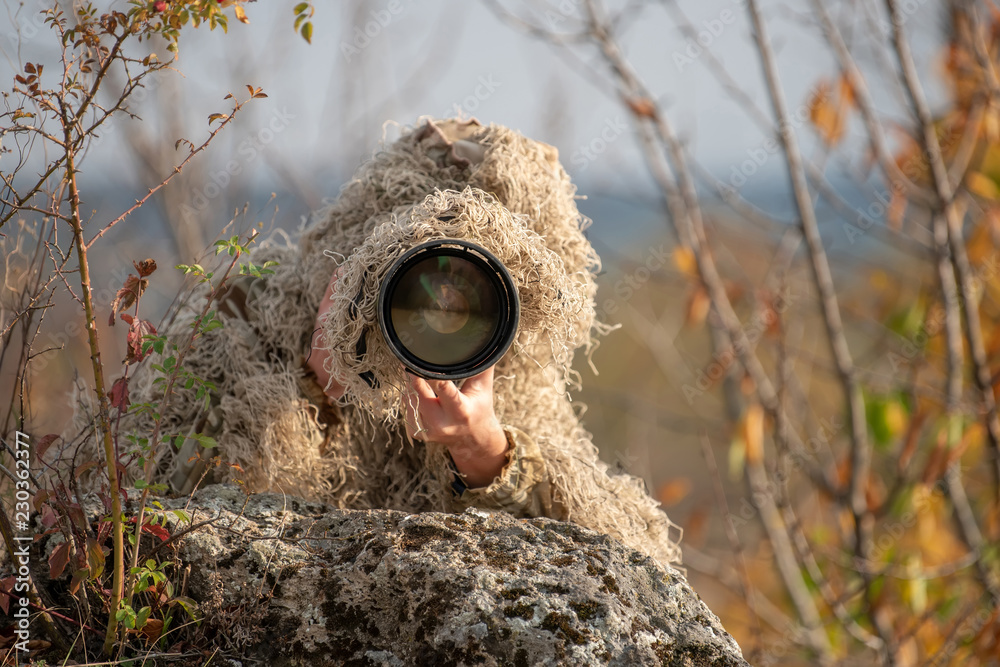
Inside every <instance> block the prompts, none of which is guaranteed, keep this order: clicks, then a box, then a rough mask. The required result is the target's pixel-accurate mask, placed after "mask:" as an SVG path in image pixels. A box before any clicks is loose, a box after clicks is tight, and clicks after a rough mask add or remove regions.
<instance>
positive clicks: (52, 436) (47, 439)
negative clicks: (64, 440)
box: [35, 433, 59, 459]
mask: <svg viewBox="0 0 1000 667" xmlns="http://www.w3.org/2000/svg"><path fill="white" fill-rule="evenodd" d="M58 438H59V435H58V434H56V433H49V434H48V435H43V436H42V437H41V438H40V439H39V440H38V444H37V445H35V458H39V459H40V458H42V455H43V454H45V450H47V449H48V448H49V445H51V444H52V443H53V442H55V441H56V440H57V439H58Z"/></svg>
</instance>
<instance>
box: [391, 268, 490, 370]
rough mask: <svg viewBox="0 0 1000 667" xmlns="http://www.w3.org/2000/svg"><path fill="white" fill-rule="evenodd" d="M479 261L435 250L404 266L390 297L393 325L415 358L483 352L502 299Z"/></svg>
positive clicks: (461, 357) (450, 358) (445, 362)
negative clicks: (423, 257) (429, 255)
mask: <svg viewBox="0 0 1000 667" xmlns="http://www.w3.org/2000/svg"><path fill="white" fill-rule="evenodd" d="M496 290H497V288H496V286H495V283H494V281H493V280H491V279H490V276H489V275H487V274H486V273H484V270H483V269H482V268H481V267H479V266H478V265H476V264H473V263H472V262H470V261H468V260H465V259H463V258H461V257H455V256H452V255H435V256H431V257H428V258H426V259H423V260H420V261H419V262H417V263H416V264H414V265H412V266H411V267H409V268H408V269H406V270H405V273H404V274H403V275H402V276H400V278H399V281H398V282H397V283H396V285H395V289H394V290H393V293H392V294H391V295H390V296H389V302H390V309H391V315H392V326H393V328H394V329H395V331H396V335H397V336H398V337H399V340H400V342H401V343H402V344H403V345H404V346H405V347H406V348H407V349H408V350H409V351H410V352H411V353H412V354H413V355H415V356H416V357H418V358H420V359H422V360H424V361H426V362H428V363H431V364H438V365H441V366H449V365H453V364H460V363H463V362H465V361H468V360H470V359H472V358H473V357H475V356H476V355H477V354H479V353H480V352H482V350H483V348H484V347H485V346H486V345H487V344H488V343H489V342H490V340H491V339H492V337H493V334H494V333H495V332H496V330H497V327H498V326H499V322H500V299H499V295H498V294H497V292H496Z"/></svg>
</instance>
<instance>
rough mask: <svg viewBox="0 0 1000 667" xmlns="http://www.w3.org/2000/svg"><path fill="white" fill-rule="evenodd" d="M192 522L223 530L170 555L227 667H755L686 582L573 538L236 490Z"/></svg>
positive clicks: (541, 522) (199, 500) (548, 526)
mask: <svg viewBox="0 0 1000 667" xmlns="http://www.w3.org/2000/svg"><path fill="white" fill-rule="evenodd" d="M164 504H165V506H167V507H168V508H170V507H182V506H183V505H184V504H185V501H184V500H183V499H182V500H178V501H172V502H168V503H164ZM188 509H189V511H192V510H194V511H195V516H194V517H193V520H194V521H195V522H198V521H203V520H205V519H208V518H213V517H217V518H216V519H215V521H213V523H212V524H211V525H207V526H204V527H201V528H198V529H197V530H194V531H192V532H189V533H187V534H185V535H184V536H183V537H181V538H179V539H177V540H176V541H175V542H174V545H175V546H176V549H177V555H178V556H179V558H180V560H181V561H182V562H183V563H184V564H185V566H190V569H189V572H190V574H189V579H188V594H189V595H190V596H191V597H193V598H194V599H196V600H198V601H199V603H200V604H201V607H202V610H203V611H204V613H205V621H204V623H205V624H207V626H208V630H209V632H213V631H214V632H215V633H216V636H217V637H219V638H222V639H224V640H225V642H226V643H228V644H229V646H227V647H223V648H225V649H226V653H227V654H231V653H233V652H239V653H241V654H242V655H244V656H246V657H248V658H251V659H255V660H256V661H259V662H262V663H263V664H269V665H289V666H290V665H344V664H348V665H411V664H433V665H476V664H479V665H531V666H534V665H562V664H569V665H583V664H612V665H717V666H719V667H722V666H729V665H733V666H736V665H746V664H747V663H746V661H745V660H744V659H743V657H742V654H741V652H740V648H739V646H738V645H737V644H736V642H735V640H733V638H732V637H731V636H730V635H729V634H728V633H727V632H726V631H725V630H724V629H723V627H722V625H721V623H720V622H719V619H718V618H717V617H716V616H715V615H714V614H713V613H712V612H711V611H710V610H709V609H708V607H706V606H705V603H704V602H702V601H701V599H700V598H699V597H698V595H697V594H696V593H695V592H694V591H693V590H692V589H691V587H690V586H689V585H688V583H687V581H686V580H685V579H684V577H683V575H681V574H680V573H679V572H678V571H677V570H675V569H673V568H670V567H664V566H662V565H660V564H658V563H656V562H655V561H653V560H652V559H650V558H648V557H646V556H643V555H642V554H640V553H638V552H636V551H634V550H632V549H629V548H627V547H625V546H623V545H622V544H620V543H618V542H617V541H615V540H614V539H612V538H610V537H607V536H605V535H600V534H598V533H594V532H592V531H590V530H587V529H585V528H581V527H579V526H576V525H574V524H570V523H563V522H559V521H553V520H550V519H515V518H513V517H511V516H510V515H508V514H504V513H497V514H490V513H486V512H483V511H479V510H469V511H467V512H466V513H465V514H460V515H454V514H437V513H425V514H407V513H405V512H397V511H390V510H365V511H360V510H353V511H349V510H337V509H330V508H328V507H325V506H323V505H320V504H317V503H310V502H307V501H304V500H300V499H296V498H291V497H283V496H280V495H275V494H261V495H255V496H251V497H250V498H249V499H248V498H247V497H246V496H245V495H244V494H243V493H242V492H241V491H240V490H239V489H237V488H234V487H227V486H214V487H209V488H206V489H204V490H201V491H199V492H198V493H197V494H196V495H195V497H194V500H193V501H192V502H191V503H190V504H189V506H188ZM237 657H239V656H237Z"/></svg>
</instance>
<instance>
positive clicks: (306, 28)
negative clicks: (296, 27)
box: [299, 21, 313, 44]
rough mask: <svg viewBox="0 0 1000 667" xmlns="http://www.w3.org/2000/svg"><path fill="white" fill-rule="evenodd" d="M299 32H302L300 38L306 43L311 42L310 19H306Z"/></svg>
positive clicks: (311, 28)
mask: <svg viewBox="0 0 1000 667" xmlns="http://www.w3.org/2000/svg"><path fill="white" fill-rule="evenodd" d="M299 32H301V33H302V39H304V40H306V42H307V43H309V44H312V36H313V24H312V21H307V22H306V23H305V24H304V25H303V26H302V30H300V31H299Z"/></svg>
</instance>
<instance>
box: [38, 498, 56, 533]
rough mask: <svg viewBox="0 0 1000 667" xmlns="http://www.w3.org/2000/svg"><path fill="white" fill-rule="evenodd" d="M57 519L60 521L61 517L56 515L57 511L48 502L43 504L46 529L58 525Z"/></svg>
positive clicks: (43, 522) (43, 521)
mask: <svg viewBox="0 0 1000 667" xmlns="http://www.w3.org/2000/svg"><path fill="white" fill-rule="evenodd" d="M57 521H59V517H58V516H56V513H55V511H53V509H52V507H51V506H50V505H48V504H47V503H46V504H45V505H42V526H44V527H45V529H46V530H48V529H49V528H51V527H52V526H54V525H56V522H57Z"/></svg>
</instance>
